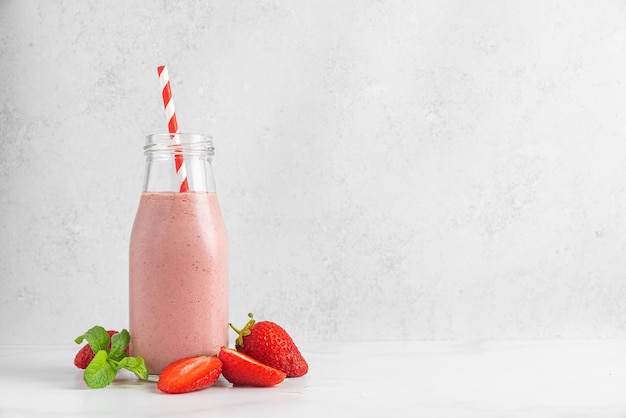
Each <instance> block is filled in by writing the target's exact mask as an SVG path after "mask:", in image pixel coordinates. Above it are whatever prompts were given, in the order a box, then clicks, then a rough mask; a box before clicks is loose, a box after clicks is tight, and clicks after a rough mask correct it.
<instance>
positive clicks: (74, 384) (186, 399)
mask: <svg viewBox="0 0 626 418" xmlns="http://www.w3.org/2000/svg"><path fill="white" fill-rule="evenodd" d="M77 348H78V346H63V347H59V346H55V347H44V346H0V417H2V418H5V417H65V418H68V417H77V416H89V417H243V416H248V417H335V416H347V417H363V416H372V417H383V416H385V417H389V418H392V417H404V416H407V417H409V416H410V417H418V416H419V417H428V418H431V417H455V418H458V417H481V418H486V417H594V418H596V417H620V418H624V417H626V341H622V340H618V341H614V340H609V341H596V340H594V341H508V342H484V343H455V342H368V343H354V342H353V343H347V342H341V343H340V342H337V343H309V344H301V345H300V349H301V351H302V352H303V354H304V356H305V357H306V358H307V360H308V362H309V366H310V371H309V373H308V374H307V375H306V376H304V377H301V378H295V379H288V380H286V381H285V382H283V383H281V384H280V385H278V386H275V387H271V388H243V387H238V388H233V387H232V386H231V385H230V384H229V383H228V382H226V381H225V380H223V378H221V377H220V380H218V382H217V383H216V384H215V385H214V386H212V387H210V388H208V389H205V390H202V391H198V392H193V393H188V394H183V395H166V394H162V393H161V392H159V391H158V390H157V388H156V384H155V383H152V382H140V381H138V380H137V379H136V378H135V377H134V375H132V374H131V373H128V372H126V371H122V372H120V374H118V378H117V379H116V381H115V382H114V383H113V384H112V385H111V386H109V387H107V388H104V389H89V388H87V387H86V386H85V384H84V382H83V380H82V371H81V370H79V369H77V368H75V367H74V365H73V358H74V354H75V352H76V351H77Z"/></svg>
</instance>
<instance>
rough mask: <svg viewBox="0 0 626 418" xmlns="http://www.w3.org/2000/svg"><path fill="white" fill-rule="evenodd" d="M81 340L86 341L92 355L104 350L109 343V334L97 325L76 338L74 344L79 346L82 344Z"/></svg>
mask: <svg viewBox="0 0 626 418" xmlns="http://www.w3.org/2000/svg"><path fill="white" fill-rule="evenodd" d="M83 339H85V340H87V342H88V343H89V346H90V347H91V349H92V350H93V352H94V353H97V352H98V351H100V350H106V349H107V348H108V347H109V343H110V342H111V337H109V333H108V332H107V331H106V330H105V329H104V328H102V327H101V326H99V325H96V326H95V327H92V328H91V329H90V330H89V331H87V332H86V333H84V334H83V335H81V336H80V337H78V338H76V339H75V340H74V342H75V343H76V344H80V343H82V342H83Z"/></svg>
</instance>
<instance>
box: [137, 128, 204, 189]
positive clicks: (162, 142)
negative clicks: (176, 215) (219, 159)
mask: <svg viewBox="0 0 626 418" xmlns="http://www.w3.org/2000/svg"><path fill="white" fill-rule="evenodd" d="M144 154H145V157H146V167H145V169H146V171H145V175H144V184H143V191H144V192H205V193H207V192H215V179H214V178H213V169H212V167H211V157H212V156H213V142H212V140H211V138H210V137H207V136H205V135H196V134H153V135H148V136H147V137H146V145H145V147H144Z"/></svg>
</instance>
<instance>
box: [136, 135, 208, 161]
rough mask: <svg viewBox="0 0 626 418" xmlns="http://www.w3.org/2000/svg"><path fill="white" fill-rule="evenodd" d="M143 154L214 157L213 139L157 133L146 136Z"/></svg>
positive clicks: (204, 136)
mask: <svg viewBox="0 0 626 418" xmlns="http://www.w3.org/2000/svg"><path fill="white" fill-rule="evenodd" d="M143 150H144V153H146V154H147V153H152V152H155V151H167V152H185V153H186V152H194V153H195V152H197V153H205V154H207V155H210V156H212V155H214V152H215V148H214V147H213V138H212V137H211V136H209V135H204V134H191V133H175V134H170V133H158V134H150V135H147V136H146V142H145V145H144V147H143Z"/></svg>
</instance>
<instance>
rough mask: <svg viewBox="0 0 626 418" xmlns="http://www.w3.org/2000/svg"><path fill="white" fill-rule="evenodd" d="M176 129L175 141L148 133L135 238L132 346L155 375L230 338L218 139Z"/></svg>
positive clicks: (209, 351) (210, 352)
mask: <svg viewBox="0 0 626 418" xmlns="http://www.w3.org/2000/svg"><path fill="white" fill-rule="evenodd" d="M175 135H177V137H176V141H172V134H155V135H149V136H148V137H147V138H146V145H145V147H144V151H145V155H146V172H145V178H144V187H143V192H142V194H141V198H140V201H139V207H138V209H137V214H136V217H135V222H134V224H133V229H132V233H131V238H130V253H129V261H130V263H129V264H130V266H129V267H130V268H129V273H130V275H129V302H130V306H129V312H130V324H129V331H130V333H131V336H132V340H131V346H130V350H131V355H133V356H141V357H143V358H144V360H145V361H146V365H147V367H148V372H149V373H150V374H159V373H160V372H161V370H162V369H163V368H164V367H165V366H166V365H167V364H169V363H171V362H173V361H175V360H178V359H181V358H183V357H189V356H195V355H198V354H205V355H213V354H217V353H219V351H220V348H221V347H222V346H227V345H228V243H227V238H226V228H225V226H224V221H223V219H222V214H221V211H220V207H219V204H218V199H217V194H216V192H215V182H214V179H213V172H212V168H211V157H212V155H213V146H212V141H211V139H210V138H208V137H206V136H204V135H195V134H175ZM181 171H182V176H181ZM177 172H178V173H177ZM177 174H178V176H177Z"/></svg>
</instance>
